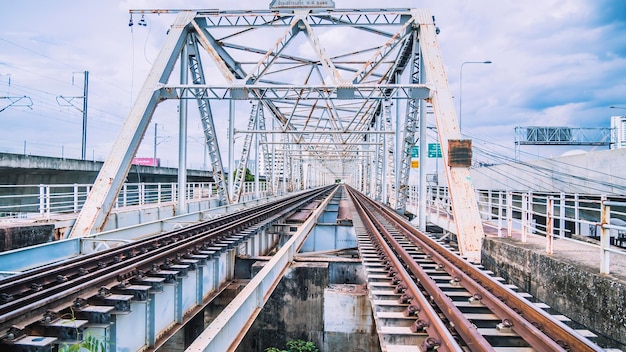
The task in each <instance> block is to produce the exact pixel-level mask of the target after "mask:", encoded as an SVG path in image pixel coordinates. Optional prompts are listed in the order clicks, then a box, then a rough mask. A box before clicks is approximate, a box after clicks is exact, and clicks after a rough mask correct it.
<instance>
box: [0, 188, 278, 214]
mask: <svg viewBox="0 0 626 352" xmlns="http://www.w3.org/2000/svg"><path fill="white" fill-rule="evenodd" d="M91 187H92V185H91V184H79V183H75V184H39V185H0V219H3V218H4V219H6V218H33V217H45V218H49V217H50V215H51V214H69V213H78V212H80V210H81V209H82V206H83V204H84V203H85V200H86V199H87V195H88V194H89V191H90V190H91ZM259 188H260V190H259V192H260V194H261V196H262V197H264V196H265V194H266V193H267V186H266V184H265V183H264V182H261V183H260V184H259ZM177 193H178V192H177V184H176V183H175V182H174V183H156V182H142V183H125V184H124V185H123V186H122V189H121V190H120V194H119V195H118V197H117V200H116V202H115V204H114V209H119V208H123V207H129V206H141V205H145V204H161V203H166V202H175V201H176V197H177ZM254 194H255V188H254V182H246V184H245V188H244V195H247V197H245V199H249V198H250V196H251V195H254ZM215 197H217V188H216V184H215V183H213V182H189V183H187V189H186V192H185V199H186V200H199V199H210V198H215ZM242 199H243V198H242Z"/></svg>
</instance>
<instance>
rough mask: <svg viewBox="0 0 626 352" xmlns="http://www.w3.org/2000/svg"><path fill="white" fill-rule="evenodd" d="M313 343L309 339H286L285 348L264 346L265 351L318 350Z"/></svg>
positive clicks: (306, 351) (314, 351) (294, 351)
mask: <svg viewBox="0 0 626 352" xmlns="http://www.w3.org/2000/svg"><path fill="white" fill-rule="evenodd" d="M319 351H320V350H319V349H317V347H316V346H315V344H314V343H313V342H311V341H302V340H290V341H287V349H286V350H281V349H278V348H276V347H270V348H266V349H265V352H319Z"/></svg>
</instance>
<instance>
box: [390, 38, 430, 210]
mask: <svg viewBox="0 0 626 352" xmlns="http://www.w3.org/2000/svg"><path fill="white" fill-rule="evenodd" d="M417 36H418V34H417V30H415V31H414V34H413V38H412V41H413V48H412V50H411V60H410V61H411V62H410V65H411V71H410V77H411V84H419V83H420V72H421V70H420V55H419V40H418V37H417ZM406 104H407V108H406V121H405V126H404V141H403V145H402V149H401V151H403V154H402V159H401V161H400V162H401V165H400V167H399V168H398V171H399V172H400V180H399V184H398V187H399V189H398V192H397V194H398V199H397V200H396V205H395V209H396V211H397V212H398V213H399V214H404V211H405V209H406V201H407V199H408V195H409V186H408V183H409V173H410V171H411V152H410V150H411V148H412V147H413V146H414V145H415V142H416V139H415V135H416V132H417V130H418V128H419V123H420V121H419V112H420V111H419V109H420V101H419V100H418V99H408V100H407V103H406ZM425 132H426V131H420V133H422V134H423V133H425ZM420 138H421V137H420ZM422 153H424V151H422ZM422 167H423V166H422Z"/></svg>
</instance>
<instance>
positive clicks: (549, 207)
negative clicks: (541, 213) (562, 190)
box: [546, 196, 554, 254]
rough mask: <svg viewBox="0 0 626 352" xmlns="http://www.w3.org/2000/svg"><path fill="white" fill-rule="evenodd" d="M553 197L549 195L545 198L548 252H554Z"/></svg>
mask: <svg viewBox="0 0 626 352" xmlns="http://www.w3.org/2000/svg"><path fill="white" fill-rule="evenodd" d="M553 207H554V198H553V197H552V196H549V197H548V199H547V200H546V252H548V254H554V237H553V236H552V231H553V229H552V228H553V225H552V222H553V221H554V219H553V217H554V216H553V212H554V208H553Z"/></svg>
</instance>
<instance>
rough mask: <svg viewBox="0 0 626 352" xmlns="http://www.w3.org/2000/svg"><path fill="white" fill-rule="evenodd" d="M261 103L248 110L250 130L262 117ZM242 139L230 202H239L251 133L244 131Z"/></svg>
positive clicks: (248, 155) (248, 156) (244, 177)
mask: <svg viewBox="0 0 626 352" xmlns="http://www.w3.org/2000/svg"><path fill="white" fill-rule="evenodd" d="M263 118H264V117H263V105H262V104H261V103H256V102H255V103H254V104H253V105H252V109H251V111H250V119H249V120H248V130H252V129H253V128H254V126H255V124H256V122H257V120H259V119H263ZM244 138H245V139H244V141H243V149H242V150H241V158H240V159H239V165H237V169H236V170H235V181H234V190H233V197H232V203H239V200H240V199H241V194H242V193H243V188H244V183H245V181H246V167H247V166H248V159H249V158H250V147H251V146H252V134H251V133H246V136H245V137H244Z"/></svg>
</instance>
